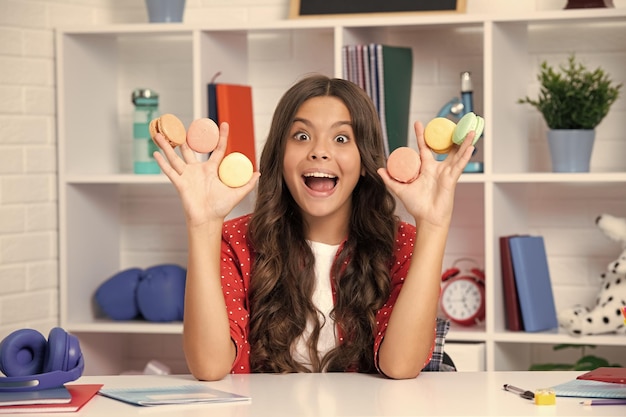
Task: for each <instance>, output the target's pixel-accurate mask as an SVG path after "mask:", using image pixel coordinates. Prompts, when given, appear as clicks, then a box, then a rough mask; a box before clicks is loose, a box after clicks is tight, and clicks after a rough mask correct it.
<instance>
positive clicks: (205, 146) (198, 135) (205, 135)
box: [187, 117, 220, 153]
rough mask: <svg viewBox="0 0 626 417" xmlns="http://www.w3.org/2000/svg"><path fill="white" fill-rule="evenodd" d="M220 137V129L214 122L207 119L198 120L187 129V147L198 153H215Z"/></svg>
mask: <svg viewBox="0 0 626 417" xmlns="http://www.w3.org/2000/svg"><path fill="white" fill-rule="evenodd" d="M219 136H220V129H219V128H218V127H217V124H216V123H215V122H214V121H213V120H211V119H209V118H207V117H204V118H201V119H196V120H194V121H193V122H191V124H190V125H189V129H187V145H189V147H190V148H191V149H193V150H194V151H196V152H198V153H209V152H213V150H214V149H215V147H216V146H217V141H218V139H219Z"/></svg>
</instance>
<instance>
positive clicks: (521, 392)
mask: <svg viewBox="0 0 626 417" xmlns="http://www.w3.org/2000/svg"><path fill="white" fill-rule="evenodd" d="M504 390H505V391H510V392H512V393H515V394H517V395H519V396H520V397H522V398H525V399H527V400H534V399H535V393H534V392H532V391H527V390H523V389H521V388H517V387H514V386H513V385H511V384H504Z"/></svg>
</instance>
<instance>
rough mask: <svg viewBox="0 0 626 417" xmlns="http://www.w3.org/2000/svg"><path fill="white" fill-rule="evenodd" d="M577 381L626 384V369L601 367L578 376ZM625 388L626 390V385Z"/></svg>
mask: <svg viewBox="0 0 626 417" xmlns="http://www.w3.org/2000/svg"><path fill="white" fill-rule="evenodd" d="M576 379H586V380H591V381H601V382H611V383H613V384H626V368H618V367H609V366H604V367H599V368H596V369H594V370H591V371H589V372H587V373H584V374H582V375H578V377H576ZM624 388H626V385H624Z"/></svg>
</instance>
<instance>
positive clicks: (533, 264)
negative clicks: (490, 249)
mask: <svg viewBox="0 0 626 417" xmlns="http://www.w3.org/2000/svg"><path fill="white" fill-rule="evenodd" d="M509 248H510V250H511V261H512V262H513V272H514V274H515V286H516V288H517V296H518V298H519V305H520V310H521V313H522V321H523V323H524V330H525V331H527V332H539V331H542V330H550V329H555V328H558V326H559V323H558V321H557V317H556V308H555V306H554V297H553V295H552V284H551V282H550V270H549V268H548V259H547V256H546V249H545V246H544V242H543V237H541V236H516V237H511V238H510V239H509Z"/></svg>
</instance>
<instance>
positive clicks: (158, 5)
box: [146, 0, 185, 23]
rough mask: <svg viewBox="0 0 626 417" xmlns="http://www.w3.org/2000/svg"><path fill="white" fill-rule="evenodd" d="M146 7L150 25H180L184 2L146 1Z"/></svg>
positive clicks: (175, 0)
mask: <svg viewBox="0 0 626 417" xmlns="http://www.w3.org/2000/svg"><path fill="white" fill-rule="evenodd" d="M146 7H147V8H148V20H149V21H150V23H180V22H182V21H183V12H184V11H185V0H146Z"/></svg>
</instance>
